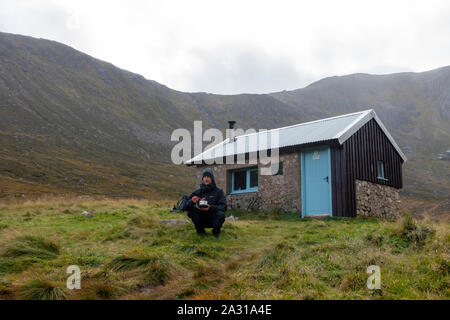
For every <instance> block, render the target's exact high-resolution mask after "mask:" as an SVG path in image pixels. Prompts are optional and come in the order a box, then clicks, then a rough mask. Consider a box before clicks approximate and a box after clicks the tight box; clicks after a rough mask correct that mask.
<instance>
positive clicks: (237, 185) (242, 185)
mask: <svg viewBox="0 0 450 320" xmlns="http://www.w3.org/2000/svg"><path fill="white" fill-rule="evenodd" d="M246 188H247V172H245V171H236V172H234V186H233V190H245V189H246Z"/></svg>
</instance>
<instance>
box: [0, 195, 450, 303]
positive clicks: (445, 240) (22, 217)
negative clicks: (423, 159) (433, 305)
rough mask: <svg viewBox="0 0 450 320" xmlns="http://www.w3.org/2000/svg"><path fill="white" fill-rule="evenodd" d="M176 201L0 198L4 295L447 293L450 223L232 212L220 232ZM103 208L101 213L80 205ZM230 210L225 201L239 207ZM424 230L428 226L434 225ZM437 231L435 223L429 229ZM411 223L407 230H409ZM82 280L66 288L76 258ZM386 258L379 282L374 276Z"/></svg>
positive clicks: (334, 296) (442, 295) (224, 296)
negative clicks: (372, 270) (177, 222)
mask: <svg viewBox="0 0 450 320" xmlns="http://www.w3.org/2000/svg"><path fill="white" fill-rule="evenodd" d="M171 205H173V202H172V201H160V202H157V201H146V200H133V199H130V200H110V199H98V200H93V199H53V200H52V199H47V200H43V201H32V202H31V201H30V202H23V203H15V204H11V203H10V204H0V298H2V299H449V298H450V292H449V287H450V283H449V279H448V273H449V269H450V259H449V247H450V246H449V244H450V235H449V224H448V223H447V222H441V223H436V222H431V221H422V222H420V224H419V225H420V227H419V228H416V229H414V223H416V222H411V220H409V221H406V222H407V226H406V227H405V224H403V225H402V223H401V222H387V221H379V220H376V219H360V218H355V219H350V218H349V219H335V218H329V219H321V220H316V219H303V220H302V219H299V218H298V216H297V215H296V214H291V213H287V214H277V213H267V212H259V213H244V212H238V211H234V212H232V213H233V214H234V215H235V216H238V217H239V219H238V220H237V221H236V222H229V221H227V222H225V224H224V227H223V232H222V236H221V238H220V239H216V238H214V237H213V236H212V235H211V234H210V230H208V232H209V234H208V235H207V236H203V237H202V236H197V235H196V233H195V230H194V228H193V226H192V225H191V224H187V225H182V226H165V225H162V224H160V220H162V219H184V218H186V215H185V214H183V213H169V210H170V208H171ZM88 209H92V210H94V217H93V218H87V217H85V216H83V215H81V212H82V211H83V210H88ZM230 213H231V212H227V214H230ZM424 230H425V231H424ZM429 230H433V232H428V231H429ZM408 232H409V233H408ZM69 265H78V266H79V267H80V269H81V274H82V279H81V289H80V290H68V289H66V279H67V278H68V276H69V275H68V274H66V269H67V267H68V266H69ZM370 265H378V266H380V268H381V290H374V291H373V290H372V291H371V290H369V289H368V288H367V286H366V281H367V278H368V276H369V275H368V274H367V273H366V270H367V267H368V266H370Z"/></svg>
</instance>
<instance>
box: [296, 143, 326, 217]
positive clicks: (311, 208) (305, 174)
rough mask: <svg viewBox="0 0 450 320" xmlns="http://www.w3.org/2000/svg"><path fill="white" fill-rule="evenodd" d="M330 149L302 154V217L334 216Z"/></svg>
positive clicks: (322, 148) (324, 148) (321, 148)
mask: <svg viewBox="0 0 450 320" xmlns="http://www.w3.org/2000/svg"><path fill="white" fill-rule="evenodd" d="M330 166H331V161H330V148H329V147H320V148H314V149H308V150H306V151H303V152H302V216H312V215H318V214H320V215H322V214H328V215H330V216H331V215H332V212H331V170H330Z"/></svg>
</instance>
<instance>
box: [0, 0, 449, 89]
mask: <svg viewBox="0 0 450 320" xmlns="http://www.w3.org/2000/svg"><path fill="white" fill-rule="evenodd" d="M0 30H1V31H4V32H11V33H18V34H23V35H30V36H34V37H40V38H47V39H52V40H56V41H59V42H63V43H65V44H67V45H70V46H72V47H74V48H75V49H77V50H80V51H83V52H85V53H88V54H90V55H92V56H94V57H96V58H99V59H102V60H106V61H108V62H111V63H113V64H115V65H116V66H118V67H120V68H123V69H127V70H130V71H133V72H136V73H139V74H142V75H143V76H144V77H146V78H148V79H152V80H156V81H158V82H160V83H162V84H165V85H167V86H169V87H171V88H174V89H177V90H181V91H206V92H212V93H223V94H231V93H233V94H234V93H244V92H248V93H267V92H274V91H281V90H291V89H296V88H301V87H304V86H306V85H308V84H309V83H311V82H313V81H317V80H319V79H321V78H323V77H327V76H333V75H345V74H349V73H355V72H367V73H376V74H384V73H392V72H402V71H426V70H430V69H433V68H438V67H442V66H445V65H450V1H448V0H442V1H440V0H426V1H425V0H423V1H411V0H405V1H400V0H395V1H393V0H390V1H384V0H383V1H381V0H377V1H373V0H372V1H361V0H359V1H343V0H339V1H318V0H314V1H312V0H310V1H304V2H301V1H280V0H276V1H275V0H274V1H261V0H258V1H249V0H245V1H244V0H240V1H232V0H222V1H215V0H205V1H196V0H189V1H187V0H184V1H169V0H163V1H131V0H128V1H111V0H109V1H96V0H88V1H84V0H78V1H64V0H30V1H23V0H0Z"/></svg>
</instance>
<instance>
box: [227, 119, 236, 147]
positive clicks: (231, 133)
mask: <svg viewBox="0 0 450 320" xmlns="http://www.w3.org/2000/svg"><path fill="white" fill-rule="evenodd" d="M235 123H236V121H234V120H230V121H228V129H227V131H228V134H227V136H228V137H229V138H230V142H232V141H234V140H235V136H234V130H233V128H234V124H235Z"/></svg>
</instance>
